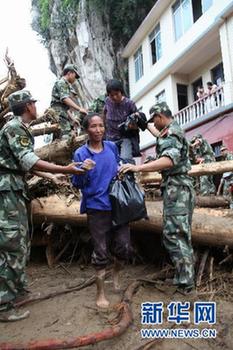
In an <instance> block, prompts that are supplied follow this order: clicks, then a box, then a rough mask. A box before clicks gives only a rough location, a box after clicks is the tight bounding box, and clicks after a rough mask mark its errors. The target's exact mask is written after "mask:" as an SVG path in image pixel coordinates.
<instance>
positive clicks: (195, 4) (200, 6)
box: [192, 0, 213, 22]
mask: <svg viewBox="0 0 233 350" xmlns="http://www.w3.org/2000/svg"><path fill="white" fill-rule="evenodd" d="M212 4H213V0H192V8H193V20H194V22H196V21H197V20H198V18H200V17H201V16H202V15H203V13H205V12H206V11H207V10H208V9H209V8H210V6H212Z"/></svg>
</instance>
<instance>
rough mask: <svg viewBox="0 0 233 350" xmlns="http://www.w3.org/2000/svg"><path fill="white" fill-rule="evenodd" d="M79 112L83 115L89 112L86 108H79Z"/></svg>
mask: <svg viewBox="0 0 233 350" xmlns="http://www.w3.org/2000/svg"><path fill="white" fill-rule="evenodd" d="M79 112H80V113H83V114H87V110H86V109H85V108H79Z"/></svg>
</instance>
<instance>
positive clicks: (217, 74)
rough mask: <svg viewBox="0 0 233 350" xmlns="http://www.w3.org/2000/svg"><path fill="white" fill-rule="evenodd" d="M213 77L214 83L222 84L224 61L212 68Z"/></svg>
mask: <svg viewBox="0 0 233 350" xmlns="http://www.w3.org/2000/svg"><path fill="white" fill-rule="evenodd" d="M211 78H212V81H213V83H214V84H216V85H218V86H221V85H222V83H223V82H224V80H225V79H224V72H223V63H222V62H221V63H219V64H218V65H217V66H216V67H214V68H213V69H211Z"/></svg>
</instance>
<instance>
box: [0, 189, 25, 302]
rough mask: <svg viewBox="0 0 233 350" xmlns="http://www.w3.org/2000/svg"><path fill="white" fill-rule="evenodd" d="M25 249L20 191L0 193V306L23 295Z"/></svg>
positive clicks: (23, 205) (22, 199) (23, 212)
mask: <svg viewBox="0 0 233 350" xmlns="http://www.w3.org/2000/svg"><path fill="white" fill-rule="evenodd" d="M28 247H29V239H28V217H27V208H26V201H25V198H24V197H23V195H22V192H21V191H0V304H4V303H8V302H10V301H12V300H14V299H15V298H16V297H17V296H19V295H20V294H21V293H23V291H24V289H25V286H26V275H25V266H26V261H27V253H28Z"/></svg>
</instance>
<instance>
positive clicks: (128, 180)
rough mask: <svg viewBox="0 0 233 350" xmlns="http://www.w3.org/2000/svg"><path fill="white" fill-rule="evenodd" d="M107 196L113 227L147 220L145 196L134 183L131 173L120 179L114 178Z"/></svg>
mask: <svg viewBox="0 0 233 350" xmlns="http://www.w3.org/2000/svg"><path fill="white" fill-rule="evenodd" d="M109 196H110V201H111V205H112V223H113V225H114V226H118V225H125V224H127V223H129V222H131V221H136V220H140V219H143V218H148V217H147V211H146V205H145V195H144V193H143V192H142V190H141V189H140V187H139V185H138V184H137V183H136V182H135V179H134V175H133V174H132V173H126V174H125V175H124V176H123V178H122V179H120V178H118V177H117V178H114V179H113V181H112V182H111V184H110V193H109Z"/></svg>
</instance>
